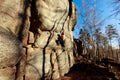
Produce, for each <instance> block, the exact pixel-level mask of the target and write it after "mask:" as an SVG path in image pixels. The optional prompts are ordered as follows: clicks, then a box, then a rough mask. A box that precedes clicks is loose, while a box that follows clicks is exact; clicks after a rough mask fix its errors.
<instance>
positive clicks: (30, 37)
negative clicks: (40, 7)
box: [28, 32, 35, 44]
mask: <svg viewBox="0 0 120 80" xmlns="http://www.w3.org/2000/svg"><path fill="white" fill-rule="evenodd" d="M34 41H35V40H34V34H33V33H32V32H29V36H28V44H33V43H34Z"/></svg>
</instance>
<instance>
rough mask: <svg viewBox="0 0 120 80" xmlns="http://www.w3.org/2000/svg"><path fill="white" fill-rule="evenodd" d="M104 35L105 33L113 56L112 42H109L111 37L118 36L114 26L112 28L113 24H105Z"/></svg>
mask: <svg viewBox="0 0 120 80" xmlns="http://www.w3.org/2000/svg"><path fill="white" fill-rule="evenodd" d="M106 35H107V37H108V39H109V43H110V46H111V53H112V56H114V54H113V50H112V42H111V40H112V39H113V38H117V37H118V33H117V31H116V28H114V26H112V25H107V27H106Z"/></svg>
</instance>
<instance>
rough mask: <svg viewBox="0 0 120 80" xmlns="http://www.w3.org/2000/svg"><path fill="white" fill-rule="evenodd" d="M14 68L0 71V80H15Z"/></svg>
mask: <svg viewBox="0 0 120 80" xmlns="http://www.w3.org/2000/svg"><path fill="white" fill-rule="evenodd" d="M15 72H16V68H15V67H12V68H10V67H7V68H4V69H0V80H15Z"/></svg>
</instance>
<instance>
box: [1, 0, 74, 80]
mask: <svg viewBox="0 0 120 80" xmlns="http://www.w3.org/2000/svg"><path fill="white" fill-rule="evenodd" d="M0 4H1V5H0V15H1V16H0V80H44V79H48V80H50V79H52V80H56V79H60V78H61V77H62V76H64V74H66V73H68V71H69V69H70V68H71V67H72V66H73V64H74V57H73V35H72V30H73V29H74V26H75V24H76V8H75V5H74V3H73V2H72V0H0ZM62 32H64V35H65V47H64V48H63V47H62V46H61V44H59V45H57V42H56V41H57V40H58V35H61V33H62Z"/></svg>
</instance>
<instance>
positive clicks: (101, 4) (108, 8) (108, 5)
mask: <svg viewBox="0 0 120 80" xmlns="http://www.w3.org/2000/svg"><path fill="white" fill-rule="evenodd" d="M73 1H74V3H75V4H76V8H77V12H78V9H79V8H80V7H81V2H82V0H73ZM86 1H92V0H86ZM113 1H114V0H96V7H97V12H98V13H100V18H101V20H104V19H105V21H104V23H103V25H102V31H103V33H104V32H105V27H106V26H107V25H108V24H111V25H113V26H115V27H116V29H117V32H118V34H119V35H120V24H119V23H120V19H119V18H120V17H119V18H118V17H116V16H111V17H110V15H111V14H112V13H113V7H114V6H113V4H112V2H113ZM81 28H82V22H81V19H80V16H79V15H78V20H77V24H76V27H75V30H74V31H73V35H74V37H75V38H78V37H79V30H80V29H81ZM113 44H116V45H115V47H116V46H118V44H117V41H116V40H114V41H113Z"/></svg>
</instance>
